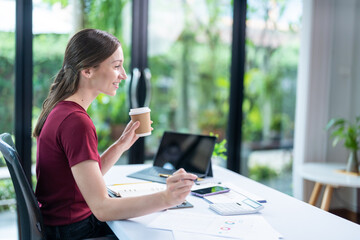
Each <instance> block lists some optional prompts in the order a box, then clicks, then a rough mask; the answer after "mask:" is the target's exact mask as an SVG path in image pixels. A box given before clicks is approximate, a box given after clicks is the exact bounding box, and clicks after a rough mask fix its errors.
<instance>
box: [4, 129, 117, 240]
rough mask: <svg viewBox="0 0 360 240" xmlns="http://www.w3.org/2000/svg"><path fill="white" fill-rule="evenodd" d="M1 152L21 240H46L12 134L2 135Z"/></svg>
mask: <svg viewBox="0 0 360 240" xmlns="http://www.w3.org/2000/svg"><path fill="white" fill-rule="evenodd" d="M0 151H1V152H2V154H3V156H4V158H5V162H6V165H7V166H8V169H9V172H10V176H11V180H12V182H13V185H14V189H15V194H16V201H17V208H18V212H19V223H20V226H19V228H20V239H29V240H43V239H46V236H45V230H44V225H43V219H42V216H41V212H40V208H39V205H38V202H37V200H36V197H35V194H34V191H33V189H32V188H31V186H30V184H29V182H28V180H27V178H26V176H25V173H24V170H23V168H22V166H21V164H20V161H19V155H18V153H17V151H16V148H15V145H14V142H13V140H12V138H11V135H10V134H8V133H3V134H1V135H0ZM91 239H97V240H106V239H107V240H110V239H117V238H116V237H115V236H109V237H99V238H89V239H87V240H91Z"/></svg>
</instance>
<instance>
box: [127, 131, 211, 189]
mask: <svg viewBox="0 0 360 240" xmlns="http://www.w3.org/2000/svg"><path fill="white" fill-rule="evenodd" d="M215 143H216V137H215V136H206V135H197V134H190V133H178V132H169V131H165V132H164V135H163V136H162V138H161V141H160V146H159V148H158V151H157V153H156V155H155V158H154V163H153V166H152V167H149V168H145V169H143V170H141V171H138V172H135V173H132V174H130V175H128V177H132V178H137V179H142V180H147V181H153V182H159V183H166V178H164V177H161V176H159V175H160V174H169V175H171V174H173V173H174V172H176V171H177V170H178V169H179V168H183V169H185V171H187V172H190V173H193V174H195V175H197V176H198V177H200V178H204V177H207V176H212V168H211V156H212V153H213V151H214V146H215Z"/></svg>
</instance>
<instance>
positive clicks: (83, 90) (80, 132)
mask: <svg viewBox="0 0 360 240" xmlns="http://www.w3.org/2000/svg"><path fill="white" fill-rule="evenodd" d="M123 64H124V56H123V51H122V48H121V45H120V42H119V41H118V39H116V38H115V37H114V36H112V35H110V34H108V33H106V32H103V31H100V30H95V29H85V30H82V31H80V32H78V33H76V34H75V35H74V36H73V37H72V38H71V39H70V41H69V43H68V45H67V47H66V50H65V56H64V62H63V67H62V68H61V70H60V71H59V73H58V74H57V76H56V78H55V80H54V83H53V84H52V85H51V87H50V92H49V95H48V97H47V98H46V100H45V101H44V103H43V108H42V112H41V114H40V116H39V119H38V122H37V124H36V127H35V129H34V133H33V135H34V137H36V139H37V165H36V176H37V180H38V181H37V186H36V190H35V195H36V197H37V200H38V201H39V205H40V209H41V212H42V215H43V219H44V223H45V226H46V233H47V235H48V236H49V238H51V239H54V238H55V239H81V238H84V237H96V236H102V235H106V234H108V233H111V230H110V229H109V228H108V226H107V224H106V223H104V222H105V221H111V220H117V219H127V218H132V217H137V216H141V215H145V214H148V213H151V212H155V211H159V210H163V209H166V208H169V207H171V206H174V205H178V204H180V203H182V202H183V201H184V200H185V198H186V196H187V195H188V194H189V192H190V189H191V187H192V185H193V180H195V179H196V176H195V175H193V174H189V173H186V172H185V171H184V170H183V169H181V170H179V171H177V172H176V173H175V174H174V175H173V176H172V177H169V178H168V179H167V189H166V190H165V191H162V192H159V193H155V194H152V195H146V196H141V197H133V198H110V197H109V196H108V194H107V190H106V186H105V183H104V179H103V175H104V174H105V173H106V172H107V171H108V170H109V169H110V168H111V167H112V166H113V165H114V164H115V162H116V161H117V160H118V159H119V157H120V156H121V155H122V154H123V153H124V152H125V151H126V150H128V149H129V148H130V147H131V146H132V145H133V144H134V142H135V141H136V140H137V139H138V137H137V136H136V134H135V130H136V129H137V128H138V127H139V124H140V123H139V122H131V121H130V122H129V123H128V125H127V126H126V128H125V130H124V132H123V134H122V135H121V136H120V138H119V139H118V140H117V141H115V143H114V144H113V145H111V146H110V147H109V148H108V149H107V150H106V151H105V152H104V153H103V154H102V155H101V156H100V155H99V154H98V151H97V144H98V143H97V135H96V130H95V126H94V125H93V123H92V121H91V119H90V117H89V116H88V114H87V113H86V110H87V108H88V107H89V106H90V104H91V102H92V101H93V100H94V99H95V98H96V96H97V95H98V94H99V93H104V94H107V95H111V96H114V95H115V94H116V90H117V89H118V88H119V83H120V82H121V81H122V80H125V79H126V73H125V70H124V68H123Z"/></svg>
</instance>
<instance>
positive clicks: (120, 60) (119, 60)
mask: <svg viewBox="0 0 360 240" xmlns="http://www.w3.org/2000/svg"><path fill="white" fill-rule="evenodd" d="M114 62H120V63H122V62H123V60H122V59H118V60H114V61H112V62H111V63H114Z"/></svg>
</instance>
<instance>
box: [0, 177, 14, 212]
mask: <svg viewBox="0 0 360 240" xmlns="http://www.w3.org/2000/svg"><path fill="white" fill-rule="evenodd" d="M0 193H1V194H0V200H9V199H15V190H14V186H13V184H12V181H11V179H1V180H0ZM8 209H15V205H3V206H1V205H0V212H1V211H4V210H8Z"/></svg>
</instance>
